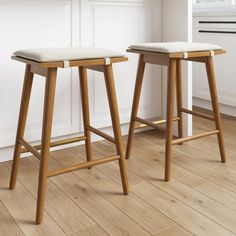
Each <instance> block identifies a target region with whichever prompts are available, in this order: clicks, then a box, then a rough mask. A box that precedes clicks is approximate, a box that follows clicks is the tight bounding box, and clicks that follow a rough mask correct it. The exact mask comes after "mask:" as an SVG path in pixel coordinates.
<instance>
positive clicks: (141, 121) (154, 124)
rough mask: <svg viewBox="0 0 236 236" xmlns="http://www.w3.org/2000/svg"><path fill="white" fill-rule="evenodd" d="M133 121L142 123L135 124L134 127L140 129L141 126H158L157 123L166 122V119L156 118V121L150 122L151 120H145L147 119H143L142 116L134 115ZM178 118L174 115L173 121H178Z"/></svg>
mask: <svg viewBox="0 0 236 236" xmlns="http://www.w3.org/2000/svg"><path fill="white" fill-rule="evenodd" d="M134 119H135V121H138V122H140V123H142V124H140V125H138V126H136V127H135V128H136V129H141V128H145V127H148V126H150V127H153V128H154V129H156V128H158V125H161V124H165V123H166V120H158V121H154V122H151V121H147V120H144V119H142V118H139V117H135V118H134ZM178 120H179V117H174V118H173V121H178Z"/></svg>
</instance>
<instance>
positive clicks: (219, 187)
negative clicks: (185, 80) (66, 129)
mask: <svg viewBox="0 0 236 236" xmlns="http://www.w3.org/2000/svg"><path fill="white" fill-rule="evenodd" d="M223 125H224V130H225V141H226V147H227V156H228V162H227V163H226V164H222V163H220V161H219V160H220V157H219V152H218V146H217V143H216V138H215V137H209V138H205V139H200V140H196V141H192V142H189V143H186V144H184V145H183V146H175V147H174V153H173V166H172V180H171V181H170V182H169V183H165V182H163V170H164V166H163V165H164V162H163V160H164V139H163V138H164V135H163V133H161V132H160V131H149V132H145V133H140V134H137V135H136V138H135V145H134V148H133V155H132V159H130V160H129V161H127V165H128V170H129V183H130V190H131V192H130V195H129V196H123V195H122V188H121V182H120V176H119V171H118V165H117V163H115V162H114V163H109V164H106V165H101V166H97V167H95V168H92V169H91V170H87V169H86V170H80V171H76V172H73V173H68V174H64V175H61V176H57V177H53V178H50V180H49V181H48V189H47V197H46V208H45V218H44V223H43V224H42V225H40V226H36V225H34V218H35V208H36V200H35V199H36V192H37V176H38V164H39V163H38V160H37V159H35V158H33V157H31V158H27V159H23V160H22V161H21V171H20V173H19V178H18V182H17V187H16V189H15V190H14V191H9V190H8V189H7V186H8V181H9V174H10V168H11V162H8V163H1V164H0V235H1V236H2V235H4V236H7V235H14V236H15V235H28V236H34V235H44V236H46V235H56V236H60V235H70V236H76V235H82V236H84V235H85V236H87V235H96V236H97V235H98V236H99V235H135V236H138V235H155V236H171V235H173V236H188V235H201V236H202V235H207V236H211V235H212V236H217V235H220V236H226V235H235V233H236V121H233V120H231V119H229V118H224V120H223ZM211 127H213V126H212V125H211V123H210V122H208V121H202V120H201V119H198V118H197V119H195V120H194V131H195V133H197V132H201V131H203V130H206V129H209V128H211ZM124 140H125V141H126V138H124ZM84 152H85V151H84V147H83V146H81V147H76V148H71V149H66V150H63V151H57V152H52V154H51V156H52V158H51V161H50V168H57V167H60V166H65V165H71V164H74V163H76V162H78V161H80V160H81V159H82V158H83V156H84ZM113 152H114V148H113V146H112V145H110V144H108V143H107V142H99V143H96V144H94V152H93V153H94V156H95V157H96V158H97V157H100V156H102V155H103V154H105V155H109V154H112V153H113Z"/></svg>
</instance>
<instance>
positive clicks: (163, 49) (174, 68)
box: [126, 42, 226, 181]
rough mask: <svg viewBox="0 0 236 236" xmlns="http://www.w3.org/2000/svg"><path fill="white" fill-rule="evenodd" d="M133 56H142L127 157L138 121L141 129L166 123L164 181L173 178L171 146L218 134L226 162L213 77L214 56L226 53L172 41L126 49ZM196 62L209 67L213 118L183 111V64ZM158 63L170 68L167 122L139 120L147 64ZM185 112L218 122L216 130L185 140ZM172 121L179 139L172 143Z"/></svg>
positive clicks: (221, 151)
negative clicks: (171, 175)
mask: <svg viewBox="0 0 236 236" xmlns="http://www.w3.org/2000/svg"><path fill="white" fill-rule="evenodd" d="M127 51H128V52H131V53H137V54H139V64H138V71H137V78H136V85H135V91H134V99H133V107H132V114H131V120H130V129H129V136H128V143H127V151H126V158H127V159H128V158H129V157H130V154H131V148H132V142H133V137H134V130H135V128H136V127H135V122H139V123H142V125H141V127H146V126H150V127H153V128H157V127H158V125H160V124H163V123H166V150H165V181H169V179H170V169H171V153H172V145H176V144H182V143H184V142H187V141H190V140H194V139H198V138H202V137H206V136H209V135H214V134H217V136H218V142H219V148H220V154H221V161H222V162H225V161H226V157H225V147H224V141H223V134H222V126H221V119H220V111H219V104H218V98H217V90H216V81H215V75H214V68H213V61H212V57H213V56H214V55H218V54H223V53H225V51H224V50H223V49H222V48H221V47H219V46H217V45H211V44H202V43H187V42H170V43H146V44H140V45H133V46H130V47H129V49H128V50H127ZM182 60H186V61H193V62H199V63H204V64H205V66H206V71H207V76H208V83H209V89H210V94H211V101H212V107H213V112H214V116H210V115H207V114H202V113H199V112H195V111H191V110H188V109H185V108H183V103H182V68H181V61H182ZM146 63H150V64H156V65H163V66H167V67H168V78H167V115H166V120H163V121H156V122H150V121H147V120H144V119H142V118H139V117H137V112H138V106H139V100H140V93H141V88H142V82H143V76H144V70H145V64H146ZM175 87H176V95H177V103H176V104H177V116H176V117H174V96H175ZM183 113H187V114H191V115H195V116H199V117H202V118H205V119H208V120H211V121H214V122H215V126H216V129H215V130H212V131H209V132H205V133H203V134H198V135H194V136H190V137H183ZM173 121H177V122H178V136H179V137H178V139H175V140H173V137H172V128H173Z"/></svg>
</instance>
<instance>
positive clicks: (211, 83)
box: [206, 57, 226, 163]
mask: <svg viewBox="0 0 236 236" xmlns="http://www.w3.org/2000/svg"><path fill="white" fill-rule="evenodd" d="M206 71H207V77H208V83H209V89H210V94H211V102H212V108H213V112H214V117H215V125H216V129H217V130H219V133H218V134H217V136H218V142H219V148H220V155H221V161H222V162H223V163H224V162H226V155H225V145H224V139H223V130H222V124H221V118H220V109H219V102H218V96H217V89H216V81H215V74H214V66H213V61H212V57H207V58H206Z"/></svg>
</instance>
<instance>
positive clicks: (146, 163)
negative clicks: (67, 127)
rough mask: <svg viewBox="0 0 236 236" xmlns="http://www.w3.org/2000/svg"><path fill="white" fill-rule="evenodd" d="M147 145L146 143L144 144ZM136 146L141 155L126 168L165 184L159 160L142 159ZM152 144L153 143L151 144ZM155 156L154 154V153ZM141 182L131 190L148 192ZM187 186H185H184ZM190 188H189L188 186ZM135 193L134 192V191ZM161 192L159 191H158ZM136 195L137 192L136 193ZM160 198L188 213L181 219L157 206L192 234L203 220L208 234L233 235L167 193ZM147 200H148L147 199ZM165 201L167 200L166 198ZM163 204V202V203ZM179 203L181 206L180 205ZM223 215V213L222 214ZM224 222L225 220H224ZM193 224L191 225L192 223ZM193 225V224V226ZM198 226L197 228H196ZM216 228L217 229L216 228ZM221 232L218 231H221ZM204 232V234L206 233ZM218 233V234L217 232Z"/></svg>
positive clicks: (153, 181) (139, 145) (140, 149)
mask: <svg viewBox="0 0 236 236" xmlns="http://www.w3.org/2000/svg"><path fill="white" fill-rule="evenodd" d="M136 142H138V140H136ZM142 144H146V143H144V141H143V140H142ZM146 145H147V144H146ZM98 146H99V144H98V145H97V147H98ZM137 146H138V147H140V148H139V149H137V150H136V152H137V153H138V154H139V155H140V157H141V160H139V158H137V155H135V154H134V156H135V158H134V159H133V160H132V161H129V165H128V168H129V170H131V171H132V172H134V173H139V174H140V176H142V177H143V178H146V179H148V181H150V182H152V183H155V182H157V183H160V184H163V186H165V185H166V183H165V182H163V181H162V180H161V181H160V179H161V178H162V177H161V176H160V175H159V174H158V173H160V167H159V162H158V163H157V162H155V160H154V162H150V156H149V157H148V158H147V159H146V160H143V159H142V145H141V143H139V144H137ZM152 146H153V145H152ZM98 149H100V150H103V152H104V150H105V148H98ZM148 150H149V151H150V150H151V147H149V148H148ZM79 153H81V151H80V152H79ZM154 156H155V155H154ZM131 162H132V164H131ZM155 167H158V168H155ZM98 168H100V167H98ZM101 168H103V170H104V173H105V172H106V171H105V167H102V166H101ZM161 168H163V166H162V167H161ZM106 169H108V168H106ZM146 173H148V175H146ZM129 176H130V175H129ZM142 184H146V185H148V184H147V183H141V184H135V185H134V186H131V191H133V189H135V190H136V189H137V188H140V189H142V191H144V192H149V191H148V190H146V189H145V188H144V187H142ZM137 186H139V187H137ZM186 187H187V186H186ZM189 189H190V188H189ZM163 190H164V191H165V187H164V189H163ZM157 191H160V189H159V190H158V189H157ZM160 192H162V191H160ZM135 193H136V192H135ZM160 194H161V193H160ZM137 195H138V194H137ZM138 196H140V195H138ZM154 196H155V194H153V197H154ZM203 197H205V196H204V195H203ZM160 198H161V199H165V198H167V199H168V198H169V199H171V200H170V201H174V202H176V205H177V206H175V207H176V209H175V210H176V211H178V208H182V211H183V212H182V213H184V214H186V215H188V217H186V219H185V218H183V217H181V219H179V218H178V217H176V216H174V215H172V212H168V210H167V211H165V209H162V208H161V209H160V208H158V207H157V206H156V207H157V209H160V210H161V211H162V212H163V213H164V214H166V215H168V216H169V217H170V218H172V219H174V220H175V222H177V223H178V224H180V225H184V227H185V228H187V229H189V230H190V231H191V232H193V233H194V234H197V233H199V232H200V231H201V229H202V228H203V227H204V225H205V222H209V224H211V225H212V228H211V229H210V228H208V230H209V231H206V233H207V234H208V233H212V234H217V232H219V231H218V230H222V232H224V233H225V234H227V235H233V234H232V233H231V232H229V231H228V230H225V229H223V228H222V227H221V226H219V225H218V224H217V223H215V222H213V221H211V220H209V219H208V218H207V217H204V216H203V215H202V214H199V213H198V212H197V211H193V210H192V208H191V207H187V206H186V205H185V204H182V203H181V202H179V201H178V200H177V199H176V198H172V196H170V195H169V194H167V195H166V196H165V193H163V192H162V197H160ZM143 199H145V200H146V198H143ZM209 200H210V199H209ZM148 202H149V201H148ZM167 202H168V200H167ZM163 204H164V203H163ZM163 204H162V203H160V205H163ZM167 205H168V203H166V207H167ZM180 205H181V206H180ZM220 213H222V212H220ZM189 214H193V215H192V216H190V215H189ZM224 216H225V215H224ZM189 217H190V218H192V219H195V220H196V221H198V222H200V225H195V223H194V222H191V221H189ZM198 217H199V219H198ZM225 222H226V221H225ZM192 224H193V225H192ZM194 226H195V228H194ZM198 227H199V228H198ZM230 227H231V228H233V227H234V226H233V225H232V220H231V221H230ZM217 228H218V229H217ZM205 230H206V229H204V231H205ZM211 230H213V231H212V232H210V231H211ZM222 232H220V233H222ZM202 233H203V232H201V234H202ZM201 234H199V235H201ZM207 234H206V235H207ZM218 235H220V234H218Z"/></svg>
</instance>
